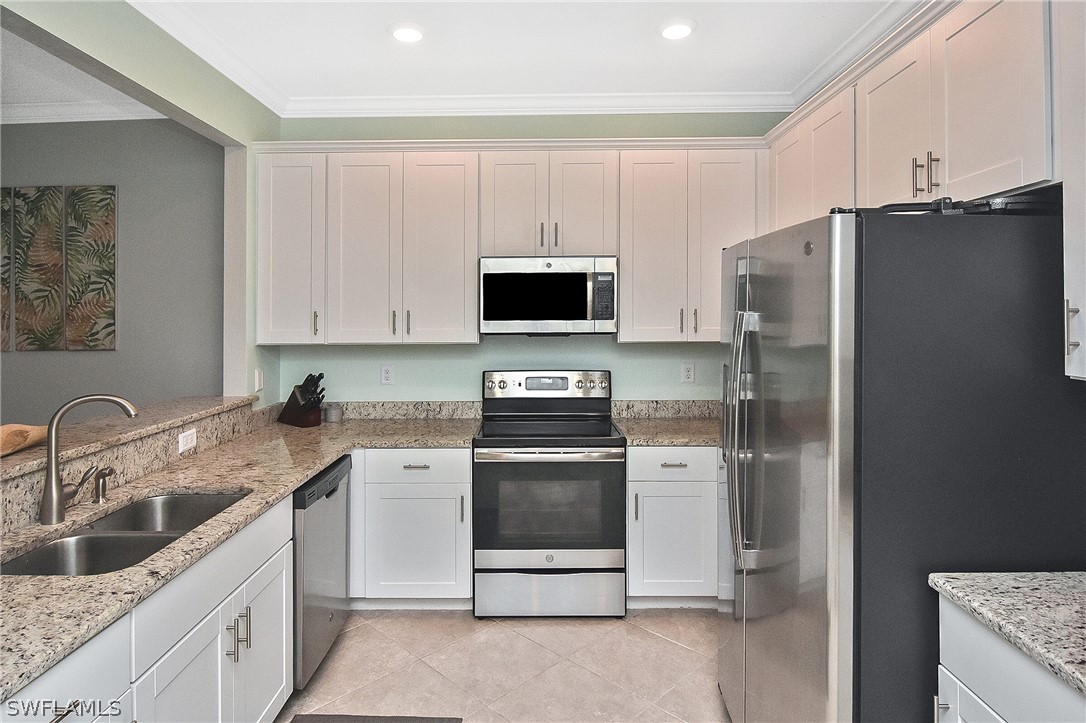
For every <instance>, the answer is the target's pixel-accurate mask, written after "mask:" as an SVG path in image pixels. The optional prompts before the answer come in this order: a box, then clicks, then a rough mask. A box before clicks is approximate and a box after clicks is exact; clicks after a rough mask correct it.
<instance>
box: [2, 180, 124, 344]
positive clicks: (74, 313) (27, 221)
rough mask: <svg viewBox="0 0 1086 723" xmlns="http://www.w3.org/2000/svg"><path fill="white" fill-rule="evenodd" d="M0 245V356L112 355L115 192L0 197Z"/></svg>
mask: <svg viewBox="0 0 1086 723" xmlns="http://www.w3.org/2000/svg"><path fill="white" fill-rule="evenodd" d="M0 245H2V247H3V250H2V254H0V261H2V265H0V317H2V318H0V322H2V324H3V331H2V338H0V349H2V350H4V351H9V350H11V349H12V348H13V347H14V349H15V351H47V350H61V349H68V350H72V351H82V350H110V349H115V348H116V346H117V331H116V314H117V188H116V186H68V187H64V186H30V187H16V188H4V189H0Z"/></svg>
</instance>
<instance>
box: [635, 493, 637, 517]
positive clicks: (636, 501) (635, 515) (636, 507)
mask: <svg viewBox="0 0 1086 723" xmlns="http://www.w3.org/2000/svg"><path fill="white" fill-rule="evenodd" d="M636 520H637V493H636V492H634V521H636Z"/></svg>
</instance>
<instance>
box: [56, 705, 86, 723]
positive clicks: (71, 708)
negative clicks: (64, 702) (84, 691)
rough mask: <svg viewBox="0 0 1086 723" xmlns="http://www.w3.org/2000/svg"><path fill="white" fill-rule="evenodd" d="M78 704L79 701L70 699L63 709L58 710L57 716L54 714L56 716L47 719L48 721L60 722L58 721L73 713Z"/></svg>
mask: <svg viewBox="0 0 1086 723" xmlns="http://www.w3.org/2000/svg"><path fill="white" fill-rule="evenodd" d="M78 705H79V701H78V700H73V701H71V702H70V703H68V707H67V708H65V709H64V710H62V711H60V712H59V713H57V716H56V718H54V719H53V720H51V721H49V723H60V721H62V720H64V719H65V718H67V717H68V716H70V715H71V714H72V713H75V709H76V707H77V706H78Z"/></svg>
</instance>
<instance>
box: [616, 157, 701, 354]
mask: <svg viewBox="0 0 1086 723" xmlns="http://www.w3.org/2000/svg"><path fill="white" fill-rule="evenodd" d="M686 155H687V152H686V151H670V150H668V151H663V150H662V151H651V150H650V151H623V152H622V154H621V161H620V162H621V179H622V181H621V184H620V185H621V196H622V198H621V203H620V209H621V210H620V214H621V223H620V224H619V228H620V237H619V258H620V262H619V263H620V267H619V294H618V300H619V321H618V330H619V331H618V339H619V341H683V340H685V339H686V330H687V328H688V327H689V325H690V324H691V323H692V319H690V318H689V316H688V314H689V312H688V311H687V308H686V285H687V238H686V232H687V220H688V214H687V166H686V161H687V158H686Z"/></svg>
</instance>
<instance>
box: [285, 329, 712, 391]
mask: <svg viewBox="0 0 1086 723" xmlns="http://www.w3.org/2000/svg"><path fill="white" fill-rule="evenodd" d="M722 358H723V357H722V353H721V346H720V344H714V343H705V342H698V343H690V344H619V343H617V342H616V341H615V339H614V337H613V336H569V337H524V336H484V337H483V340H482V341H481V342H480V343H479V344H455V345H452V344H450V345H444V344H426V345H419V344H392V345H385V346H293V347H283V348H282V349H281V353H280V359H281V366H280V375H281V385H282V389H281V396H282V398H284V399H285V398H286V395H287V394H288V393H289V392H290V389H291V387H292V386H293V385H295V384H300V383H301V382H302V380H303V379H305V376H306V375H307V374H310V373H316V372H324V375H325V380H324V387H325V389H326V390H327V392H326V395H325V396H326V398H327V399H328V400H330V401H361V400H380V401H389V400H396V401H440V400H478V399H479V398H480V393H481V386H480V385H481V376H482V372H483V371H484V370H486V369H610V370H611V372H612V374H613V380H612V385H613V389H612V394H613V396H614V398H615V399H719V398H720V395H721V383H722V382H721V363H722ZM683 361H692V362H694V371H695V383H694V384H680V383H679V368H680V363H681V362H683ZM383 364H391V365H392V367H393V372H394V376H395V384H393V385H382V384H381V383H380V378H381V366H382V365H383Z"/></svg>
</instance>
